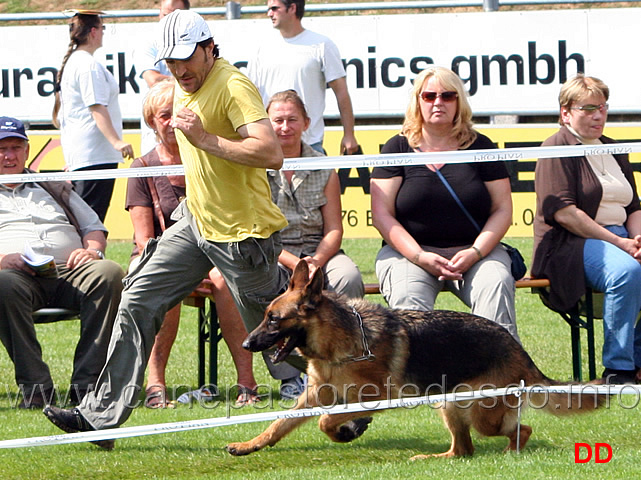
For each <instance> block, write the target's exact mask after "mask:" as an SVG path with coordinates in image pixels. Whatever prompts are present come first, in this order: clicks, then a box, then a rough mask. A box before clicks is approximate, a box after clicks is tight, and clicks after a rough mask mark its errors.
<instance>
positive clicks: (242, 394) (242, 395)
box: [236, 385, 260, 408]
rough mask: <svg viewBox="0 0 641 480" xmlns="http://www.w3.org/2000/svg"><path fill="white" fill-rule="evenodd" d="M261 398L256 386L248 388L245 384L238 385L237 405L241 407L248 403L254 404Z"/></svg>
mask: <svg viewBox="0 0 641 480" xmlns="http://www.w3.org/2000/svg"><path fill="white" fill-rule="evenodd" d="M259 400H260V398H259V397H258V392H257V391H256V389H255V388H248V387H245V386H243V385H238V397H237V398H236V406H237V407H239V408H241V407H245V406H247V405H254V404H256V403H258V401H259Z"/></svg>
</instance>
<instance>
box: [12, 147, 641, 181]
mask: <svg viewBox="0 0 641 480" xmlns="http://www.w3.org/2000/svg"><path fill="white" fill-rule="evenodd" d="M634 152H641V142H628V143H608V144H603V145H564V146H550V147H521V148H506V149H490V150H457V151H453V152H423V153H411V154H407V153H394V154H385V155H384V154H378V155H341V156H333V157H304V158H286V159H285V162H284V164H283V170H327V169H330V168H334V169H335V168H362V167H385V166H391V165H396V166H407V165H424V164H432V163H470V162H499V161H502V162H507V161H517V160H522V159H526V158H557V157H559V158H563V157H577V156H585V155H603V154H611V155H616V154H629V153H634ZM184 174H185V170H184V168H183V166H182V165H174V166H158V167H140V168H117V169H110V170H82V171H77V172H55V173H35V174H24V173H20V174H15V175H13V174H12V175H0V183H25V182H43V181H62V180H105V179H109V178H130V177H158V176H166V175H184Z"/></svg>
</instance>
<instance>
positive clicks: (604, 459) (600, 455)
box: [574, 443, 612, 463]
mask: <svg viewBox="0 0 641 480" xmlns="http://www.w3.org/2000/svg"><path fill="white" fill-rule="evenodd" d="M593 452H594V463H608V462H609V461H610V460H612V447H611V446H610V444H609V443H595V444H594V449H592V447H591V446H590V445H589V444H587V443H575V444H574V463H588V462H589V461H590V460H592V453H593Z"/></svg>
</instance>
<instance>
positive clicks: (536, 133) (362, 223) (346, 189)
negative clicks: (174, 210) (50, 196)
mask: <svg viewBox="0 0 641 480" xmlns="http://www.w3.org/2000/svg"><path fill="white" fill-rule="evenodd" d="M478 129H479V131H480V132H482V133H483V134H485V135H487V136H488V137H490V138H491V139H492V140H493V141H494V142H495V143H496V144H497V146H498V147H499V148H510V147H535V146H539V145H540V144H541V142H543V140H545V139H546V138H548V137H550V136H551V135H553V134H554V133H555V132H556V131H557V130H558V126H556V125H479V126H478ZM398 131H399V127H394V126H390V127H383V128H382V127H360V128H357V131H356V137H357V139H358V141H359V143H360V144H361V146H362V147H363V153H365V154H368V155H375V154H377V153H379V152H380V149H381V147H382V146H383V145H384V144H385V142H386V141H387V140H388V139H389V138H390V137H392V136H394V135H395V134H396V133H398ZM605 134H606V135H607V136H609V137H612V138H615V139H617V140H619V141H639V140H640V139H641V125H638V124H618V125H612V126H609V127H607V128H606V132H605ZM341 136H342V130H341V129H339V128H328V129H327V130H326V134H325V142H324V145H325V149H326V150H327V153H328V155H338V153H339V152H338V147H339V145H340V140H341ZM29 137H30V139H31V159H30V161H29V165H30V166H31V168H33V169H35V170H38V171H47V170H49V171H51V170H62V169H63V168H64V159H63V156H62V149H61V147H60V140H59V136H58V134H57V132H56V133H55V134H52V132H46V131H42V132H35V131H31V132H29ZM125 140H126V141H128V142H130V143H132V144H133V145H134V146H135V147H136V148H137V146H138V145H139V144H140V135H139V133H138V132H134V133H126V134H125ZM138 153H139V152H138V151H136V154H138ZM630 159H631V161H632V163H633V166H634V168H635V176H636V179H637V184H641V177H640V175H641V153H634V154H632V155H631V156H630ZM130 164H131V162H127V163H126V164H122V165H121V168H127V167H128V166H129V165H130ZM507 165H508V168H509V169H510V172H511V174H512V175H513V178H512V192H513V193H512V199H513V201H514V214H513V221H512V226H511V228H510V230H509V231H508V236H510V237H528V236H532V221H533V219H534V213H535V208H536V207H535V195H534V168H535V165H536V159H523V160H519V161H518V162H508V163H507ZM369 173H370V170H368V169H366V168H361V169H345V170H339V176H340V177H341V189H342V192H343V194H342V204H343V227H344V229H345V237H346V238H378V237H379V234H378V232H377V231H376V229H375V228H374V227H373V226H372V221H371V210H370V197H369ZM126 185H127V180H126V179H117V180H116V187H115V190H114V195H113V199H112V201H111V206H110V208H109V212H108V213H107V218H106V219H105V224H106V226H107V228H108V229H109V238H110V239H130V238H133V229H132V227H131V221H130V220H129V214H128V212H127V211H126V210H125V208H124V204H125V193H126Z"/></svg>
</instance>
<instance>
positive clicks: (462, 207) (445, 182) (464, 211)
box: [435, 170, 481, 232]
mask: <svg viewBox="0 0 641 480" xmlns="http://www.w3.org/2000/svg"><path fill="white" fill-rule="evenodd" d="M435 172H436V175H437V176H438V178H439V180H441V182H443V185H445V188H447V190H448V192H450V195H452V197H453V198H454V200H456V203H457V204H458V206H459V207H461V210H463V213H464V214H465V216H466V217H467V218H468V220H469V221H470V222H472V225H474V227H475V228H476V229H477V230H478V231H479V232H480V231H481V227H479V224H478V223H477V222H476V220H474V217H473V216H472V215H471V214H470V212H468V211H467V208H465V205H463V202H461V199H460V198H458V195H457V194H456V192H455V191H454V189H453V188H452V186H451V185H450V184H449V182H448V181H447V180H445V177H444V176H443V174H442V173H441V171H440V170H435Z"/></svg>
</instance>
